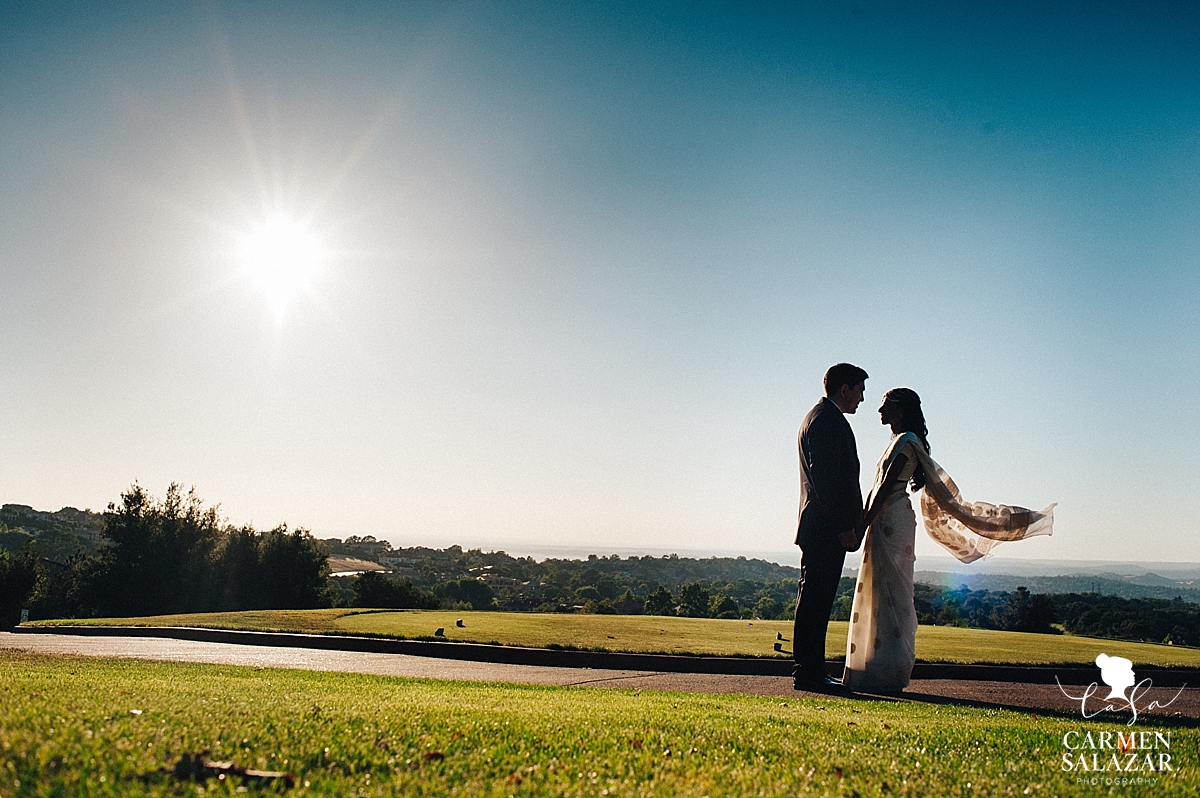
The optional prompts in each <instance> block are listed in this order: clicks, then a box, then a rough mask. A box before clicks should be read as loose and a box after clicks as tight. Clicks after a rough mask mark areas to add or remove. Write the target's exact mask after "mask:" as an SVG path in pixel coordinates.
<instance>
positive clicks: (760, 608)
mask: <svg viewBox="0 0 1200 798" xmlns="http://www.w3.org/2000/svg"><path fill="white" fill-rule="evenodd" d="M782 613H783V604H781V603H780V602H778V601H776V600H775V599H773V598H771V597H770V596H764V597H763V598H760V599H759V600H758V603H757V604H755V605H754V617H755V618H761V619H762V620H764V621H773V620H775V619H776V618H778V617H779V616H780V615H781V614H782Z"/></svg>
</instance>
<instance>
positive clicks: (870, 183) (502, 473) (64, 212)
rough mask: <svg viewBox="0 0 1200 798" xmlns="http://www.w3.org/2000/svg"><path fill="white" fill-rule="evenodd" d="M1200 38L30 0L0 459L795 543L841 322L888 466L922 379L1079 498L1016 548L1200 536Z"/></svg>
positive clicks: (14, 174)
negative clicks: (1199, 406) (801, 486)
mask: <svg viewBox="0 0 1200 798" xmlns="http://www.w3.org/2000/svg"><path fill="white" fill-rule="evenodd" d="M1198 55H1200V8H1196V7H1193V6H1186V5H1179V6H1174V5H1151V6H1145V5H1144V4H1135V3H1107V4H1101V5H1096V4H1082V3H1080V4H1070V3H1068V4H1057V5H1054V6H1050V7H1048V6H1046V5H1045V4H1038V3H1014V4H1006V5H1004V6H996V7H991V6H987V7H985V6H978V5H962V4H954V3H941V4H936V3H935V4H928V5H922V6H921V7H920V8H911V7H908V6H905V5H903V4H897V3H890V2H880V3H871V2H867V3H861V4H854V5H852V6H846V7H844V8H843V7H821V6H816V5H812V6H808V5H803V4H801V5H797V4H792V3H769V2H764V3H755V4H742V3H729V4H726V3H666V2H664V3H613V4H604V5H595V4H590V3H573V2H556V3H521V4H514V3H503V2H497V3H471V2H466V3H457V4H384V5H380V4H372V3H358V2H346V3H341V4H338V5H336V6H335V5H333V4H319V3H318V4H300V5H297V4H292V3H282V2H261V3H252V4H244V3H223V2H211V3H204V4H155V3H144V4H141V3H128V4H94V3H82V2H67V3H57V4H37V3H7V4H2V5H0V106H2V107H3V108H4V113H3V114H0V183H2V184H3V185H4V187H5V191H4V192H3V194H2V195H0V336H2V337H0V340H3V341H4V345H3V346H2V347H0V374H2V375H3V380H2V381H0V386H2V387H0V407H2V408H3V413H2V414H0V439H2V440H3V441H4V448H3V452H4V457H3V458H2V459H0V496H3V497H6V498H10V497H11V499H12V500H13V501H16V502H20V503H29V504H30V505H31V506H35V507H62V506H66V505H71V506H77V507H81V506H90V507H93V508H103V507H105V506H106V505H107V504H108V502H110V501H116V500H117V499H118V498H119V495H120V493H121V491H123V490H125V489H127V488H128V487H129V486H130V484H131V483H133V482H134V481H135V480H136V481H137V482H139V483H140V484H141V485H142V486H143V487H145V488H146V489H147V490H148V491H150V492H151V493H152V494H154V495H155V496H160V497H161V496H162V495H163V492H164V491H165V489H166V487H167V485H168V484H169V483H171V482H179V483H182V484H184V485H185V486H191V485H195V486H196V488H197V492H198V494H199V495H200V496H201V497H202V498H203V499H204V500H205V501H206V502H209V503H214V504H220V505H221V508H222V513H223V514H225V515H227V516H228V517H229V519H230V520H231V521H233V522H234V523H238V524H243V523H253V524H255V525H256V526H258V527H261V528H269V527H273V526H275V525H277V524H279V523H281V522H287V523H289V524H291V525H292V526H303V527H306V528H308V529H310V530H312V531H313V533H314V534H316V535H317V536H319V537H330V536H344V535H346V534H360V535H368V534H369V535H374V536H376V537H379V538H383V539H387V540H389V541H391V542H393V543H394V544H397V543H405V542H409V541H414V540H423V541H429V542H430V543H429V544H427V545H436V544H438V543H439V542H446V543H445V545H449V543H450V542H456V541H457V542H459V543H460V544H461V545H467V544H470V545H474V546H480V547H485V548H486V547H488V545H489V544H488V543H487V541H503V542H504V545H507V546H512V545H514V542H516V543H520V544H521V545H525V546H529V547H537V546H543V545H558V544H560V543H561V542H562V541H576V540H586V541H588V545H594V546H596V547H597V548H605V547H621V548H628V547H638V546H641V545H643V544H644V543H645V542H646V541H647V540H651V541H654V545H655V546H656V547H660V548H662V549H670V548H671V547H681V548H688V549H691V550H716V549H720V550H723V551H724V550H728V551H741V550H744V551H746V552H753V551H775V552H780V553H783V552H787V551H795V549H794V547H792V546H791V541H792V539H793V536H794V534H795V522H796V502H797V493H798V488H797V467H796V466H797V456H796V442H795V436H796V430H797V428H798V427H799V425H800V422H801V420H802V419H803V417H804V415H805V413H806V412H807V411H808V409H809V408H810V407H811V406H812V405H813V403H814V402H815V401H816V400H817V399H818V398H819V396H820V394H821V376H822V374H823V373H824V371H825V369H826V368H828V366H829V365H831V364H832V363H835V362H838V361H849V362H853V363H856V364H858V365H860V366H862V367H864V368H865V369H866V370H867V371H868V372H869V373H870V375H871V378H870V379H869V380H868V382H867V401H866V403H865V404H864V405H863V406H862V408H860V410H859V412H858V413H857V414H856V415H855V416H853V417H851V419H850V420H851V424H852V426H853V429H854V432H855V435H856V436H857V440H858V448H859V455H860V459H861V461H862V466H863V467H862V476H863V483H864V488H865V487H867V486H869V484H870V482H871V479H872V477H873V469H874V463H875V460H876V458H877V457H878V455H879V453H880V452H882V451H883V449H884V447H885V445H886V443H887V441H888V433H887V431H886V430H885V429H884V428H883V427H881V426H880V424H879V420H878V417H877V415H876V413H875V409H876V407H877V406H878V403H879V400H880V396H881V395H882V394H883V392H884V391H885V390H887V389H889V388H892V387H896V386H907V387H911V388H913V389H915V390H916V391H917V392H918V393H919V394H920V395H921V397H922V398H923V401H924V409H925V415H926V418H927V420H928V424H929V429H930V435H929V439H930V442H931V444H932V446H933V457H934V458H935V459H936V460H937V461H938V462H939V463H940V464H941V465H942V466H944V467H945V469H946V470H947V471H948V473H949V474H950V475H951V476H952V477H953V478H954V479H955V481H956V482H957V483H958V485H959V487H960V488H961V489H962V492H963V494H964V496H965V497H966V498H967V499H969V500H982V501H989V502H1003V503H1009V504H1017V505H1022V506H1026V507H1031V508H1034V509H1040V508H1042V507H1044V506H1046V505H1048V504H1050V503H1052V502H1057V503H1058V507H1057V510H1056V515H1055V533H1054V536H1053V537H1050V538H1036V539H1032V540H1029V541H1023V542H1020V543H1013V544H1005V545H1004V546H1002V547H1001V550H1002V551H1003V554H1002V556H1005V557H1013V558H1020V559H1045V560H1054V559H1058V560H1070V559H1096V560H1099V561H1106V560H1112V561H1139V560H1144V559H1153V560H1160V559H1161V558H1163V557H1172V556H1173V557H1178V558H1180V559H1181V561H1182V560H1193V561H1194V560H1196V559H1197V557H1198V555H1197V551H1198V547H1197V546H1196V544H1195V543H1194V542H1190V541H1194V538H1195V534H1194V531H1193V529H1192V527H1193V526H1194V520H1193V512H1192V507H1191V501H1192V497H1193V496H1194V495H1195V487H1194V483H1195V475H1196V474H1197V473H1200V431H1198V429H1197V425H1196V424H1195V423H1194V421H1193V418H1192V417H1193V415H1194V413H1195V411H1194V409H1193V407H1192V405H1191V398H1192V397H1193V396H1196V395H1200V330H1198V324H1200V322H1198V321H1197V318H1196V313H1195V307H1196V305H1197V300H1198V299H1200V290H1198V289H1200V268H1198V262H1200V236H1197V218H1198V214H1200V181H1197V180H1196V176H1197V174H1200V147H1198V146H1197V144H1200V132H1198V131H1200V85H1197V84H1200V72H1198V71H1197V70H1196V69H1195V68H1194V65H1195V63H1196V60H1197V56H1198ZM268 245H269V246H268ZM270 247H275V248H276V249H270ZM268 250H269V251H268ZM278 251H282V252H284V253H285V255H286V257H284V256H280V255H278ZM272 253H276V254H272ZM281 258H282V259H281ZM348 530H349V531H348ZM496 548H499V546H496ZM917 555H918V557H919V558H923V557H935V556H941V555H942V550H941V549H939V548H937V547H936V545H935V544H933V543H932V542H931V541H930V540H929V539H928V538H927V537H926V536H925V535H923V534H920V533H919V534H918V539H917ZM919 562H920V560H918V563H919ZM918 567H919V565H918Z"/></svg>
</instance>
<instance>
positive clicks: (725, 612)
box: [708, 593, 738, 618]
mask: <svg viewBox="0 0 1200 798" xmlns="http://www.w3.org/2000/svg"><path fill="white" fill-rule="evenodd" d="M708 617H710V618H736V617H738V603H737V602H736V601H734V600H733V599H731V598H730V597H729V596H726V595H724V594H721V593H718V594H717V595H716V596H713V599H712V601H711V602H709V605H708Z"/></svg>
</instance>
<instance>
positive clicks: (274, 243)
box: [238, 215, 325, 317]
mask: <svg viewBox="0 0 1200 798" xmlns="http://www.w3.org/2000/svg"><path fill="white" fill-rule="evenodd" d="M324 260H325V250H324V246H323V245H322V242H321V239H320V237H319V236H317V234H316V233H314V232H313V231H312V230H311V229H310V228H309V227H308V225H306V224H304V223H303V222H299V221H296V220H295V219H290V218H288V217H286V216H282V215H275V216H271V217H269V218H267V219H265V220H264V221H262V222H260V223H259V224H258V225H257V226H255V227H254V228H252V229H251V230H250V231H249V232H247V233H246V234H245V235H244V236H243V237H242V241H241V247H240V248H239V251H238V262H239V265H240V266H241V276H242V277H243V278H244V279H245V280H246V281H248V282H249V283H250V284H252V285H253V286H254V287H255V288H257V289H258V290H260V291H261V292H262V293H263V296H264V297H265V298H266V300H267V304H268V305H270V307H271V309H272V310H273V311H274V312H275V315H276V316H277V317H278V316H282V315H283V311H284V310H285V309H286V308H287V306H288V304H289V303H290V302H291V301H292V300H293V299H294V298H295V297H296V296H297V295H299V294H302V293H308V292H311V291H312V289H313V287H314V285H315V283H316V281H317V278H318V277H319V276H320V273H321V267H322V265H323V262H324Z"/></svg>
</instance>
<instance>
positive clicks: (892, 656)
mask: <svg viewBox="0 0 1200 798" xmlns="http://www.w3.org/2000/svg"><path fill="white" fill-rule="evenodd" d="M918 448H919V449H920V450H921V451H920V454H924V447H922V446H921V440H920V438H918V437H917V436H916V435H915V434H913V433H911V432H905V433H903V434H901V435H896V436H894V437H893V438H892V442H891V444H890V445H889V446H888V448H887V450H886V451H885V452H884V453H883V456H882V457H881V458H879V463H878V464H877V465H876V466H875V487H874V488H873V489H872V490H871V497H872V498H873V497H874V496H875V494H876V493H877V492H878V491H879V490H880V488H881V486H882V484H883V477H884V475H885V474H886V473H887V470H888V467H889V466H890V465H891V464H892V461H893V460H895V459H896V458H897V457H898V456H900V455H901V454H904V455H906V456H907V457H908V464H907V465H906V466H905V467H904V470H903V471H902V472H901V474H900V477H901V479H900V481H899V482H897V483H896V484H895V485H894V486H893V487H892V489H891V491H890V492H889V494H888V495H887V496H886V497H885V499H884V504H883V508H882V509H881V510H880V512H879V515H877V516H876V517H875V521H874V523H872V524H871V526H870V528H869V529H868V530H867V536H866V539H865V540H864V541H863V557H862V567H861V568H860V569H859V571H858V582H857V584H856V585H855V586H854V606H853V608H852V609H851V615H850V631H849V635H848V637H847V640H846V672H845V675H844V676H843V679H842V681H843V683H844V684H845V685H846V687H848V688H850V689H851V690H859V691H862V692H873V693H890V692H898V691H900V690H903V689H904V688H905V687H907V686H908V683H909V678H910V677H911V675H912V669H913V663H914V662H915V661H916V650H915V642H916V636H917V611H916V609H915V608H914V606H913V563H914V562H915V561H916V557H915V555H914V554H913V545H914V543H915V542H916V534H917V517H916V515H915V514H914V513H913V508H912V503H911V502H910V501H909V498H908V480H909V479H910V478H911V477H912V475H913V471H915V470H916V467H917V464H918V463H919V462H920V459H921V458H920V457H919V455H918V452H917V451H916V449H918ZM869 501H870V500H868V502H869ZM868 506H869V505H868Z"/></svg>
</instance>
